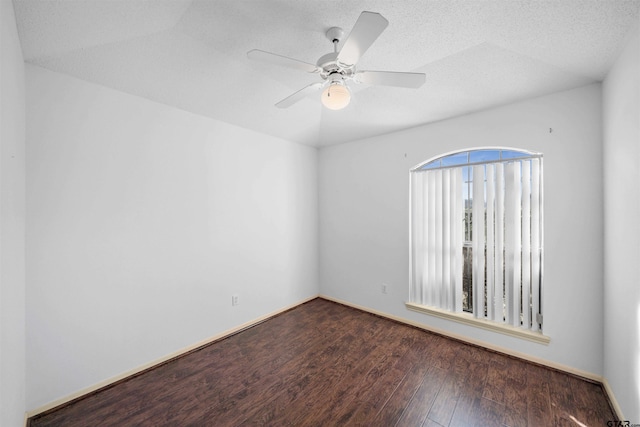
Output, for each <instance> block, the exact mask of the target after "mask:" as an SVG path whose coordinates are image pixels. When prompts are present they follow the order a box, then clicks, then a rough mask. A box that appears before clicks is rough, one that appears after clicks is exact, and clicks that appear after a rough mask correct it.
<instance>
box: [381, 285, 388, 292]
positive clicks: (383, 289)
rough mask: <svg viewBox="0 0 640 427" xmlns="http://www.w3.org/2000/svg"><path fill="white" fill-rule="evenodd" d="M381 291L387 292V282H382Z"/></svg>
mask: <svg viewBox="0 0 640 427" xmlns="http://www.w3.org/2000/svg"><path fill="white" fill-rule="evenodd" d="M382 293H383V294H386V293H387V284H386V283H383V284H382Z"/></svg>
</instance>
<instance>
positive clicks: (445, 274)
mask: <svg viewBox="0 0 640 427" xmlns="http://www.w3.org/2000/svg"><path fill="white" fill-rule="evenodd" d="M442 209H443V215H442V254H443V259H442V282H441V283H439V284H438V286H439V287H440V307H446V308H449V297H450V295H449V289H450V284H451V213H452V206H451V170H450V169H445V170H443V171H442Z"/></svg>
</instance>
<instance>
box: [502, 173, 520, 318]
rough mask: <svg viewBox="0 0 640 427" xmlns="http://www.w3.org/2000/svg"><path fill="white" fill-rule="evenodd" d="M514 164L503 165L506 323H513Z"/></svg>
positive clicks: (515, 212) (514, 254) (515, 209)
mask: <svg viewBox="0 0 640 427" xmlns="http://www.w3.org/2000/svg"><path fill="white" fill-rule="evenodd" d="M515 179H516V178H515V166H514V163H507V164H506V165H505V167H504V186H505V197H504V222H505V227H504V228H505V236H504V248H505V273H506V277H505V292H506V297H505V302H506V305H507V323H508V324H511V325H512V324H514V323H515V315H514V313H515V307H514V302H515V295H514V289H515V286H516V284H515V281H516V272H515V270H514V266H515V258H516V253H515V251H516V248H515V234H516V217H517V206H516V196H515V188H516V184H515Z"/></svg>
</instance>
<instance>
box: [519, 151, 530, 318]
mask: <svg viewBox="0 0 640 427" xmlns="http://www.w3.org/2000/svg"><path fill="white" fill-rule="evenodd" d="M521 236H522V237H521V241H522V327H523V328H524V329H529V328H530V327H531V314H530V310H531V308H530V300H531V162H529V161H527V160H524V161H522V235H521Z"/></svg>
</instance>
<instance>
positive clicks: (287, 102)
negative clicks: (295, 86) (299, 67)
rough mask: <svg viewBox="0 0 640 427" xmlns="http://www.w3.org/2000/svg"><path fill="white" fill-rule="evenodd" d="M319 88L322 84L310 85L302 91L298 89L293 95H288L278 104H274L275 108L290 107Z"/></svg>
mask: <svg viewBox="0 0 640 427" xmlns="http://www.w3.org/2000/svg"><path fill="white" fill-rule="evenodd" d="M321 87H322V83H311V84H310V85H309V86H305V87H303V88H302V89H300V90H299V91H297V92H296V93H294V94H293V95H289V96H288V97H286V98H285V99H283V100H282V101H280V102H278V103H277V104H276V107H278V108H288V107H291V106H292V105H293V104H295V103H296V102H298V101H300V100H301V99H302V98H304V97H306V96H307V95H309V94H310V93H312V92H315V91H317V90H318V89H320V88H321Z"/></svg>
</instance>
